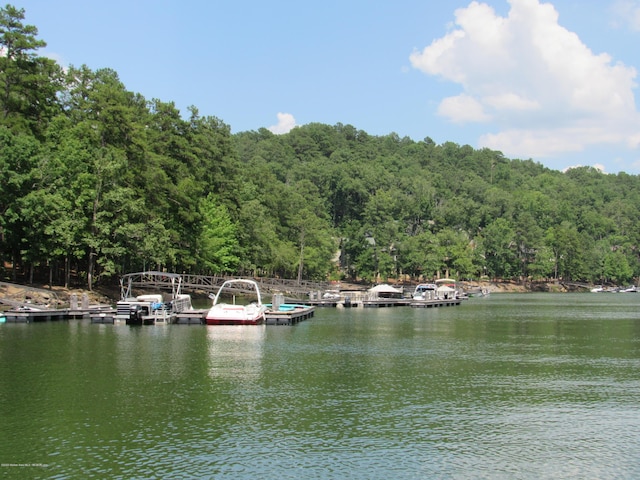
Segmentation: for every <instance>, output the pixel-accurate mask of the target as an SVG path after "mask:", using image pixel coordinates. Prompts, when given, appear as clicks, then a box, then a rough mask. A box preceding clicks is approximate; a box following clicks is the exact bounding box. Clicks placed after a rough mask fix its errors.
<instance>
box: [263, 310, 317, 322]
mask: <svg viewBox="0 0 640 480" xmlns="http://www.w3.org/2000/svg"><path fill="white" fill-rule="evenodd" d="M314 314H315V307H313V306H311V305H292V306H289V305H281V306H280V308H279V309H278V310H272V309H268V310H267V311H266V313H265V323H266V324H267V325H295V324H296V323H300V322H302V321H303V320H306V319H307V318H311V317H313V316H314Z"/></svg>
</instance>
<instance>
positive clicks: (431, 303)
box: [410, 298, 465, 308]
mask: <svg viewBox="0 0 640 480" xmlns="http://www.w3.org/2000/svg"><path fill="white" fill-rule="evenodd" d="M463 300H465V299H464V298H451V299H444V300H414V301H412V302H411V304H410V305H411V307H413V308H436V307H453V306H455V305H460V304H461V303H462V301H463Z"/></svg>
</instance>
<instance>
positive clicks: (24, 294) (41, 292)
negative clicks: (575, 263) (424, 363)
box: [0, 281, 590, 308]
mask: <svg viewBox="0 0 640 480" xmlns="http://www.w3.org/2000/svg"><path fill="white" fill-rule="evenodd" d="M458 283H459V284H460V285H461V286H462V288H463V289H464V290H477V289H486V290H488V291H489V292H490V293H531V292H548V293H570V292H588V291H589V288H590V287H589V286H587V285H573V287H570V286H568V285H566V284H562V283H560V282H541V283H529V284H525V285H523V284H522V283H516V282H490V281H461V282H458ZM346 285H348V284H343V286H346ZM359 287H360V288H362V285H360V286H359ZM74 294H75V295H76V296H77V298H78V301H80V299H81V298H82V297H83V296H84V295H86V296H87V297H88V299H89V303H90V304H91V305H96V304H97V305H115V304H116V302H117V301H118V300H119V299H120V291H119V288H117V287H97V288H96V289H95V290H93V291H89V290H85V289H81V288H65V287H61V286H54V287H49V286H48V285H42V284H34V285H22V284H16V283H7V282H0V298H6V299H8V300H12V301H14V302H22V303H24V304H34V305H49V306H51V307H53V308H61V307H63V306H66V305H69V303H70V299H71V297H72V295H74ZM0 305H2V304H1V303H0Z"/></svg>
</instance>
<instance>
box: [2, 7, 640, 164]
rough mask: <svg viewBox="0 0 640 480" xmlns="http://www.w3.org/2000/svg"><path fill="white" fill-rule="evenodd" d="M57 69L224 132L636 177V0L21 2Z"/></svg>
mask: <svg viewBox="0 0 640 480" xmlns="http://www.w3.org/2000/svg"><path fill="white" fill-rule="evenodd" d="M11 3H12V5H15V6H16V7H18V8H24V9H25V14H26V18H25V23H27V24H30V25H35V26H36V27H37V28H38V31H39V38H41V39H42V40H45V41H46V42H47V47H46V48H44V49H42V50H41V51H40V53H41V54H42V55H46V56H50V57H52V58H55V59H56V60H57V61H58V62H60V63H61V64H62V65H63V66H66V65H74V66H80V65H82V64H86V65H88V66H89V67H90V68H92V69H94V70H95V69H98V68H112V69H113V70H115V71H116V72H118V74H119V76H120V79H121V80H122V82H123V83H124V84H125V86H126V88H127V89H128V90H131V91H134V92H137V93H140V94H142V95H143V96H144V97H145V98H147V99H152V98H158V99H160V100H162V101H165V102H170V101H172V102H175V104H176V106H177V107H178V108H179V109H180V111H181V112H182V113H183V114H184V115H185V116H186V115H187V107H188V106H190V105H194V106H195V107H197V108H198V110H199V112H200V114H201V115H203V116H215V117H218V118H220V119H221V120H222V121H224V122H225V123H227V124H228V125H229V126H230V127H231V130H232V132H234V133H235V132H240V131H247V130H258V129H259V128H262V127H264V128H269V129H271V130H272V131H274V132H276V133H282V132H286V131H288V130H289V129H290V128H291V127H292V126H294V125H304V124H307V123H311V122H320V123H326V124H329V125H335V124H336V123H342V124H351V125H353V126H354V127H356V128H358V129H360V130H364V131H366V132H367V133H369V134H372V135H387V134H389V133H392V132H394V133H397V134H398V135H400V136H401V137H404V136H408V137H410V138H412V139H414V140H416V141H419V140H422V139H424V138H426V137H431V138H432V139H433V140H434V141H435V142H436V143H443V142H446V141H452V142H455V143H458V144H460V145H464V144H468V145H471V146H473V147H474V148H482V147H488V148H492V149H495V150H500V151H502V152H503V153H504V155H505V156H506V157H508V158H521V159H528V158H531V159H533V160H534V161H536V162H540V163H542V164H544V165H545V166H548V167H550V168H553V169H556V170H564V169H565V168H568V167H571V166H576V165H587V166H595V167H597V168H600V169H602V170H603V171H605V172H607V173H617V172H620V171H624V172H627V173H630V174H634V175H635V174H640V112H639V111H638V103H637V102H636V100H635V95H636V93H637V86H636V83H637V82H638V78H637V69H638V68H640V53H638V49H637V45H638V44H639V43H640V0H555V1H551V2H543V1H542V0H486V1H459V0H448V1H446V2H444V1H441V0H394V1H372V0H323V1H321V2H300V1H292V0H282V1H280V0H274V1H272V2H264V1H254V0H233V1H232V0H228V1H219V0H197V1H196V0H182V1H177V0H129V1H123V0H110V1H109V2H104V1H97V0H55V1H52V0H19V1H18V0H16V1H14V2H11Z"/></svg>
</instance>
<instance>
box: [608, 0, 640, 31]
mask: <svg viewBox="0 0 640 480" xmlns="http://www.w3.org/2000/svg"><path fill="white" fill-rule="evenodd" d="M612 10H613V13H614V16H615V23H616V25H619V24H622V25H627V26H628V27H629V28H631V30H636V31H640V0H618V1H616V2H615V3H614V4H613V7H612Z"/></svg>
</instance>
